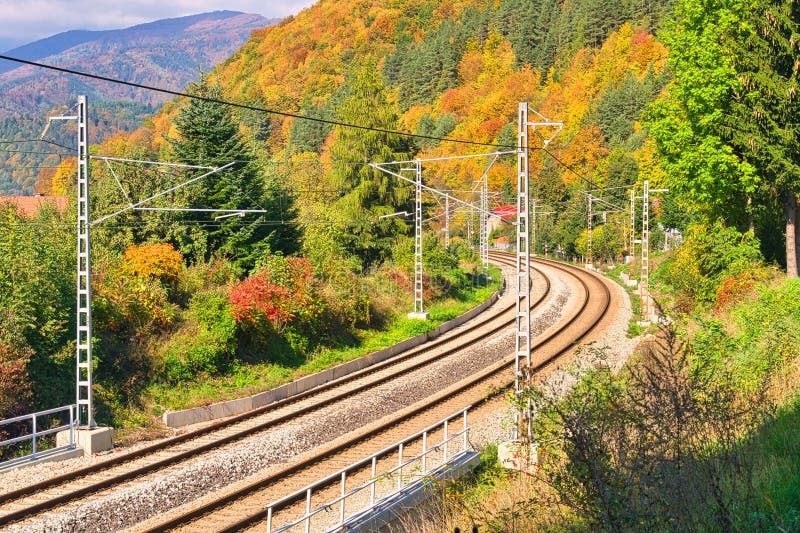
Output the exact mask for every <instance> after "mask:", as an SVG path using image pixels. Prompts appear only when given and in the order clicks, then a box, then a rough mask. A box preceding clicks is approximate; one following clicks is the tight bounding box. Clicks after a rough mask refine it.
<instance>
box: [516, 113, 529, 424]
mask: <svg viewBox="0 0 800 533" xmlns="http://www.w3.org/2000/svg"><path fill="white" fill-rule="evenodd" d="M517 149H518V150H519V152H518V153H517V170H518V172H517V262H516V266H517V276H516V289H517V320H516V322H517V324H516V325H517V334H516V351H515V354H516V355H515V363H514V394H515V395H516V396H519V395H520V394H521V393H522V384H523V382H522V380H523V374H522V362H523V361H524V364H525V368H526V369H528V368H530V364H531V332H530V329H531V312H530V298H529V296H530V293H529V291H530V280H531V269H530V267H531V258H530V248H529V241H528V185H529V182H530V178H529V168H530V167H529V161H528V103H527V102H523V103H520V104H519V121H518V129H517ZM520 417H521V413H520V410H519V409H517V412H516V413H515V420H514V422H515V423H514V439H518V438H519V425H520Z"/></svg>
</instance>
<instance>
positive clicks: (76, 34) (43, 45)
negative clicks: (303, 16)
mask: <svg viewBox="0 0 800 533" xmlns="http://www.w3.org/2000/svg"><path fill="white" fill-rule="evenodd" d="M241 15H244V13H241V12H239V11H213V12H210V13H201V14H199V15H190V16H188V17H178V18H171V19H162V20H156V21H155V22H147V23H144V24H138V25H136V26H131V27H129V28H124V29H119V30H99V31H91V30H69V31H65V32H62V33H57V34H55V35H52V36H50V37H45V38H44V39H40V40H38V41H34V42H32V43H28V44H25V45H22V46H19V47H17V48H14V49H13V50H8V51H7V52H3V55H7V56H12V57H18V58H19V59H25V60H28V61H36V60H38V59H42V58H45V57H49V56H55V55H58V54H60V53H62V52H64V51H66V50H69V49H70V48H72V47H75V46H78V45H80V44H84V43H88V42H91V41H105V42H114V41H122V42H130V41H131V40H135V39H146V38H148V37H151V38H153V37H163V36H165V35H170V34H172V35H175V34H179V33H181V32H183V31H185V30H186V29H187V28H190V27H191V26H193V25H195V24H197V23H198V22H204V21H214V20H224V19H231V18H234V17H238V16H241ZM251 16H252V17H257V18H256V19H255V20H254V21H252V22H255V25H254V27H258V26H259V25H260V26H266V25H268V24H269V23H270V22H271V21H270V20H268V19H266V18H264V17H261V16H260V15H251ZM240 44H243V42H242V43H240ZM19 66H20V64H19V63H15V62H13V61H6V60H2V59H0V74H3V73H5V72H8V71H10V70H13V69H15V68H17V67H19Z"/></svg>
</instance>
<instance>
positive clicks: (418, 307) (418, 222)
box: [414, 159, 425, 315]
mask: <svg viewBox="0 0 800 533" xmlns="http://www.w3.org/2000/svg"><path fill="white" fill-rule="evenodd" d="M415 169H416V187H415V193H416V194H415V205H414V314H415V315H422V314H423V313H424V312H425V310H424V308H423V303H422V161H420V160H419V159H417V160H416V161H415Z"/></svg>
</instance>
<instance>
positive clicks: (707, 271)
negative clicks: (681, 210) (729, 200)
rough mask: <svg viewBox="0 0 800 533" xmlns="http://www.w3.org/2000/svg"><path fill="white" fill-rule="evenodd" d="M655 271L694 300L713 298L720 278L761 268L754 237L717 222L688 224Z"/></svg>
mask: <svg viewBox="0 0 800 533" xmlns="http://www.w3.org/2000/svg"><path fill="white" fill-rule="evenodd" d="M665 265H666V266H665V270H662V271H661V272H659V275H664V276H665V277H666V278H667V281H668V282H669V284H670V285H672V286H673V287H674V288H675V289H677V290H678V291H681V292H683V293H685V294H687V295H689V296H690V297H691V298H692V299H693V300H695V301H696V302H703V303H711V302H714V301H715V300H716V297H717V292H718V290H719V287H720V284H721V283H722V281H723V279H724V278H726V277H728V276H740V275H745V276H749V275H750V274H745V273H747V272H749V271H752V270H758V269H760V268H762V267H763V258H762V256H761V252H760V250H759V243H758V239H756V237H755V236H753V235H752V234H751V233H740V232H739V231H737V230H736V229H734V228H729V227H725V226H723V225H722V224H721V223H717V224H715V225H713V226H710V227H706V226H700V225H697V226H692V227H691V228H689V231H688V233H687V236H686V239H685V241H684V243H683V245H682V246H680V247H679V248H678V249H677V250H676V251H675V254H674V256H673V258H672V260H671V261H669V262H667V263H665Z"/></svg>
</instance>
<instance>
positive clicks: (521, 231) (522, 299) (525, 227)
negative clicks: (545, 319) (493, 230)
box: [514, 102, 563, 439]
mask: <svg viewBox="0 0 800 533" xmlns="http://www.w3.org/2000/svg"><path fill="white" fill-rule="evenodd" d="M533 113H534V114H535V115H536V116H537V117H538V118H539V119H540V120H535V121H530V120H529V113H528V103H527V102H520V104H519V111H518V114H517V119H518V123H517V260H516V267H517V274H516V288H517V319H516V343H515V344H516V347H515V357H514V359H515V361H514V394H515V395H516V396H517V398H518V399H519V396H520V395H521V394H522V388H523V378H524V379H525V380H526V381H525V386H526V387H527V386H528V383H527V380H529V379H530V377H531V376H530V367H531V309H530V290H531V255H530V225H529V218H528V216H529V207H530V195H529V185H530V173H529V171H530V165H529V160H528V150H529V148H530V144H529V135H528V131H529V128H533V131H534V133H536V135H537V136H538V137H539V139H540V140H541V141H542V143H543V144H544V146H545V147H547V145H548V144H549V143H550V141H552V140H553V138H554V137H555V136H556V135H557V134H558V132H559V131H561V128H562V127H563V123H561V122H551V121H550V120H548V119H546V118H545V117H543V116H542V115H540V114H539V113H537V112H536V111H533ZM537 127H543V128H553V129H555V131H554V132H553V134H552V135H550V136H549V137H544V136H542V135H541V134H540V133H538V132H537V131H536V128H537ZM523 364H524V372H523ZM521 410H522V408H521V406H518V409H517V411H516V412H515V414H514V422H515V423H514V439H518V438H519V426H520V419H521V415H522V413H521ZM526 418H527V420H526V421H527V431H528V435H527V437H528V438H530V437H531V422H532V421H531V419H530V405H528V408H527V409H526Z"/></svg>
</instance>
